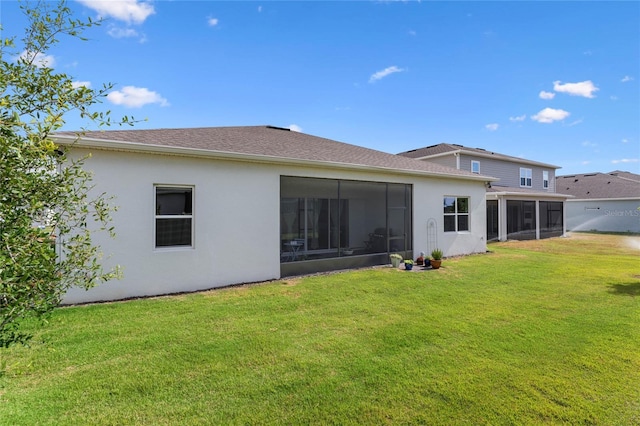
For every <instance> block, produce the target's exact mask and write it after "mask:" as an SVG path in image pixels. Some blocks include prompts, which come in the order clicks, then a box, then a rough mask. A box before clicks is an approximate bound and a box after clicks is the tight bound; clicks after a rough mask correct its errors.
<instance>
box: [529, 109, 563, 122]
mask: <svg viewBox="0 0 640 426" xmlns="http://www.w3.org/2000/svg"><path fill="white" fill-rule="evenodd" d="M569 115H571V113H569V112H567V111H565V110H562V109H553V108H545V109H543V110H542V111H540V112H538V113H537V114H536V115H532V116H531V119H532V120H535V121H537V122H538V123H553V122H554V121H560V120H564V119H565V118H567V117H568V116H569Z"/></svg>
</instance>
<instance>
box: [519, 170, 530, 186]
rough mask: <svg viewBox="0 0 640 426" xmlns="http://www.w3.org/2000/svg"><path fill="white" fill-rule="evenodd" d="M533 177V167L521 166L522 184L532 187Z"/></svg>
mask: <svg viewBox="0 0 640 426" xmlns="http://www.w3.org/2000/svg"><path fill="white" fill-rule="evenodd" d="M532 177H533V172H532V171H531V169H526V168H524V167H520V186H522V187H525V188H531V181H532Z"/></svg>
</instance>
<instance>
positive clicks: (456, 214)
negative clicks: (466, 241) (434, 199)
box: [442, 195, 471, 233]
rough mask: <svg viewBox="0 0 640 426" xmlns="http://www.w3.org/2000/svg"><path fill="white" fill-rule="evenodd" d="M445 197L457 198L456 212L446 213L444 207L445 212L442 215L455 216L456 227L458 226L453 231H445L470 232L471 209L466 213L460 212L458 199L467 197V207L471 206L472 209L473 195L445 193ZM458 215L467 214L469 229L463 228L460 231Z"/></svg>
mask: <svg viewBox="0 0 640 426" xmlns="http://www.w3.org/2000/svg"><path fill="white" fill-rule="evenodd" d="M443 198H455V200H456V211H455V212H454V213H445V212H444V209H443V212H442V215H443V216H442V217H443V218H444V217H445V216H453V217H455V227H456V229H455V230H453V231H444V232H445V233H448V232H456V233H462V232H464V233H469V232H471V212H470V211H468V212H466V213H460V212H458V200H459V199H460V198H465V199H467V207H468V208H469V210H470V209H471V197H470V196H468V195H445V196H444V197H443ZM458 216H467V225H468V229H465V230H462V231H460V230H459V229H458ZM443 229H444V228H443Z"/></svg>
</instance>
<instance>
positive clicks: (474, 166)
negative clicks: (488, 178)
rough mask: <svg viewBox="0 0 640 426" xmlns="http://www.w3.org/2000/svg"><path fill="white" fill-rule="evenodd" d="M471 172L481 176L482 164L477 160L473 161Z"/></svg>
mask: <svg viewBox="0 0 640 426" xmlns="http://www.w3.org/2000/svg"><path fill="white" fill-rule="evenodd" d="M471 172H472V173H477V174H480V162H479V161H476V160H471Z"/></svg>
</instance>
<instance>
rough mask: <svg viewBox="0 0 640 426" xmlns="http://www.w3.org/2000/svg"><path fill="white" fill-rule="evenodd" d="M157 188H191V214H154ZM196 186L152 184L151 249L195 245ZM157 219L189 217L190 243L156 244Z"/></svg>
mask: <svg viewBox="0 0 640 426" xmlns="http://www.w3.org/2000/svg"><path fill="white" fill-rule="evenodd" d="M158 188H180V189H190V190H191V214H182V215H159V214H156V206H157V200H156V196H157V194H158V191H157V189H158ZM195 194H196V187H195V186H194V185H176V184H161V183H157V184H154V185H153V238H152V241H153V249H154V250H156V251H175V250H193V249H194V248H195V246H196V234H195V229H196V228H195V222H196V221H195V214H194V212H195V209H196V200H195V198H196V197H195ZM158 219H191V244H190V245H188V246H187V245H184V246H158V245H157V243H156V224H157V223H158Z"/></svg>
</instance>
